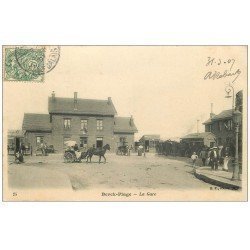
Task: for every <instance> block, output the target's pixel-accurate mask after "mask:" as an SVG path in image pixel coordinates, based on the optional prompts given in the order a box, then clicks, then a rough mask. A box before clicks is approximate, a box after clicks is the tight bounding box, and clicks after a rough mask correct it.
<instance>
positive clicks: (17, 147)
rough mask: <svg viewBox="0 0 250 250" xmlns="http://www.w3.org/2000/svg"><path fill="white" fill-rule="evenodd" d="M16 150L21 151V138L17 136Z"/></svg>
mask: <svg viewBox="0 0 250 250" xmlns="http://www.w3.org/2000/svg"><path fill="white" fill-rule="evenodd" d="M15 146H16V152H19V150H20V138H17V137H16V145H15Z"/></svg>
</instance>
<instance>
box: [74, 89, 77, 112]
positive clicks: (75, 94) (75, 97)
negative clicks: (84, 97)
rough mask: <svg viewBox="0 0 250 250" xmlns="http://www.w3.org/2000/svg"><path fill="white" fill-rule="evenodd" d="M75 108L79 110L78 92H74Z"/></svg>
mask: <svg viewBox="0 0 250 250" xmlns="http://www.w3.org/2000/svg"><path fill="white" fill-rule="evenodd" d="M74 110H77V92H74Z"/></svg>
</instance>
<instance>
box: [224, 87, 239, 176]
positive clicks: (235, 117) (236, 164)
mask: <svg viewBox="0 0 250 250" xmlns="http://www.w3.org/2000/svg"><path fill="white" fill-rule="evenodd" d="M225 91H226V93H227V95H226V96H225V98H231V97H232V120H233V124H234V125H235V162H234V170H233V176H232V180H233V181H234V180H240V171H239V126H240V123H241V112H240V111H238V110H236V111H235V107H234V98H235V96H234V87H233V85H232V84H231V83H229V84H228V85H226V87H225ZM231 91H232V95H230V93H231Z"/></svg>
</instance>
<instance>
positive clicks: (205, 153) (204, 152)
mask: <svg viewBox="0 0 250 250" xmlns="http://www.w3.org/2000/svg"><path fill="white" fill-rule="evenodd" d="M206 156H207V152H206V150H205V148H202V150H201V152H200V157H201V160H202V164H203V166H205V165H206Z"/></svg>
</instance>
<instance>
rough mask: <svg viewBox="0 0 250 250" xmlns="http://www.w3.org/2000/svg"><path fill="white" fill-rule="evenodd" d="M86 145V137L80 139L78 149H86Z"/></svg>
mask: <svg viewBox="0 0 250 250" xmlns="http://www.w3.org/2000/svg"><path fill="white" fill-rule="evenodd" d="M87 145H88V138H87V137H80V147H81V148H87Z"/></svg>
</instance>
